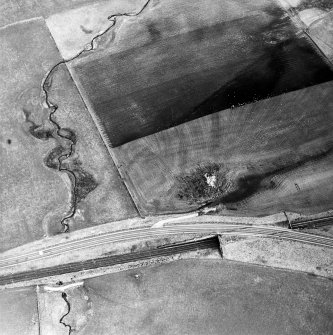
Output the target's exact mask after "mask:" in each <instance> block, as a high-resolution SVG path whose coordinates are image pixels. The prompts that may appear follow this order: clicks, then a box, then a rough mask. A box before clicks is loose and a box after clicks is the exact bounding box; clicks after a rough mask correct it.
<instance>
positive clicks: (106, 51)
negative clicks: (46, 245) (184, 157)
mask: <svg viewBox="0 0 333 335" xmlns="http://www.w3.org/2000/svg"><path fill="white" fill-rule="evenodd" d="M218 2H219V1H216V2H214V1H209V2H208V3H209V4H210V5H213V7H214V5H215V7H214V8H215V9H216V13H214V14H211V15H212V18H211V19H210V20H209V21H207V22H205V21H203V22H202V21H200V22H199V20H195V21H194V22H193V23H192V22H191V18H192V16H193V15H194V13H197V15H200V14H201V13H199V12H198V9H197V8H196V7H195V5H193V4H189V3H185V4H183V5H182V6H181V7H179V6H178V7H177V6H174V5H173V4H172V6H171V7H172V8H173V9H172V10H170V8H168V10H165V11H163V9H164V8H166V6H167V5H168V4H167V3H164V2H157V3H154V1H152V5H151V7H148V9H147V10H146V11H144V12H143V13H142V14H140V16H139V17H133V18H131V19H129V20H123V21H122V22H121V24H120V23H119V25H120V26H119V28H118V30H117V31H116V33H115V36H114V35H113V41H112V42H113V43H114V46H113V43H111V42H110V43H109V44H107V45H108V48H106V47H101V49H100V50H99V49H97V50H95V52H93V53H92V54H91V56H89V55H87V56H84V57H82V58H80V59H79V60H77V61H75V62H74V63H73V64H72V65H70V66H71V68H72V72H73V73H74V77H75V79H76V81H77V82H78V86H79V88H80V90H81V93H82V94H83V96H84V98H85V99H86V101H87V102H88V104H89V105H90V106H91V108H92V110H93V112H94V114H95V115H96V117H97V118H98V119H99V120H100V123H101V125H102V128H103V129H104V130H105V132H106V134H107V137H108V140H109V141H110V143H111V145H112V146H113V147H117V146H119V145H122V144H124V143H127V142H130V141H133V140H135V139H138V138H140V137H143V136H147V135H150V134H153V133H156V132H158V131H161V130H163V129H167V128H170V127H172V126H175V125H178V124H181V123H184V122H186V121H189V120H193V119H196V118H199V117H202V116H205V115H209V114H211V113H215V112H218V111H220V110H224V109H227V108H230V107H235V106H238V105H243V104H246V103H250V102H253V101H257V100H260V99H263V98H267V97H272V96H276V95H279V94H281V93H284V92H289V91H293V90H297V89H301V88H304V87H308V86H311V85H315V84H318V83H322V82H325V81H328V80H332V79H333V71H332V69H331V68H330V66H329V65H328V63H326V61H325V60H324V58H323V57H322V56H321V54H320V53H318V52H317V50H316V48H315V47H314V46H313V45H312V43H311V42H310V41H309V40H308V38H307V37H306V35H302V34H300V33H299V31H297V28H296V27H295V26H294V24H293V23H292V21H291V20H290V19H289V17H288V16H287V14H286V13H285V12H284V11H283V10H282V9H281V8H280V7H279V6H278V4H277V2H274V1H263V2H260V5H261V6H260V5H258V4H253V5H252V7H251V5H250V4H249V3H248V2H247V1H245V2H244V3H243V2H241V3H237V4H238V6H235V5H233V6H232V3H231V2H227V3H226V6H218V5H217V3H218ZM195 3H197V2H195ZM208 3H207V4H208ZM186 5H188V7H186ZM200 9H201V10H202V8H200ZM222 12H223V14H222ZM219 13H220V14H221V15H220V17H219V16H218V15H219ZM176 14H180V15H178V16H177V15H176ZM160 22H163V24H162V23H160ZM128 26H131V27H132V30H135V29H137V30H138V31H142V30H143V28H142V26H145V28H146V30H144V34H143V36H141V37H140V38H139V39H140V40H141V41H142V43H141V45H138V42H136V43H137V45H134V46H132V47H129V46H128V45H126V46H122V44H124V43H126V42H127V41H128V39H121V37H119V38H117V35H118V34H120V35H121V34H122V33H121V31H122V30H125V31H126V32H127V33H128V34H130V33H131V29H130V28H129V27H128ZM169 26H176V27H177V31H176V30H175V29H174V28H170V27H169ZM164 30H165V31H164ZM130 37H131V38H133V39H135V37H136V35H135V34H134V36H133V34H132V35H131V34H130ZM58 44H59V43H58ZM62 44H64V42H62ZM129 44H130V45H131V42H130V43H129ZM92 73H93V74H94V75H91V74H92Z"/></svg>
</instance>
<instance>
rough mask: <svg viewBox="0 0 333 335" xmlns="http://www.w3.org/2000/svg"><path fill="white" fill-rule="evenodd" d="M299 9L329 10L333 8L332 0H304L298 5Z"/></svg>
mask: <svg viewBox="0 0 333 335" xmlns="http://www.w3.org/2000/svg"><path fill="white" fill-rule="evenodd" d="M295 8H296V9H297V11H302V10H305V9H310V8H319V9H322V10H326V11H329V10H330V9H332V8H333V1H332V0H303V1H302V2H301V3H300V4H299V5H298V6H297V7H295Z"/></svg>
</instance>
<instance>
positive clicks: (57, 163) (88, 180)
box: [25, 0, 151, 232]
mask: <svg viewBox="0 0 333 335" xmlns="http://www.w3.org/2000/svg"><path fill="white" fill-rule="evenodd" d="M150 2H151V0H147V1H146V2H145V4H144V5H143V6H142V7H141V9H140V10H139V11H138V12H136V13H119V14H112V15H110V16H108V20H109V21H110V22H111V24H110V26H109V27H107V28H106V29H105V30H104V31H102V32H100V33H99V34H97V35H95V36H94V37H93V38H92V40H91V41H90V43H88V44H87V45H86V46H85V47H84V48H83V49H82V50H81V51H79V52H78V53H77V54H76V55H75V56H73V57H71V58H69V59H63V60H61V61H59V62H58V63H56V64H55V65H54V66H53V67H52V68H51V69H50V70H49V72H48V73H47V74H46V76H45V78H44V80H43V82H42V90H43V93H44V96H45V104H46V105H47V108H48V109H49V110H50V113H49V121H50V122H51V123H52V124H53V125H54V127H55V130H56V133H57V135H58V136H59V137H60V138H63V139H65V140H68V141H69V142H70V148H69V150H63V149H64V148H63V147H62V146H59V147H56V148H55V149H54V150H52V151H51V153H50V154H49V156H48V157H47V158H46V161H45V163H46V164H49V165H47V166H49V167H51V168H57V169H58V171H64V172H66V173H67V174H68V176H69V178H70V179H71V181H72V199H71V207H70V210H69V212H68V213H67V215H66V216H65V217H63V218H62V219H61V225H62V226H63V227H64V232H68V231H69V224H68V223H67V220H68V219H70V218H72V217H74V215H75V212H76V207H77V203H78V202H79V201H80V200H81V199H82V198H84V197H85V196H86V195H87V194H88V193H89V192H91V190H93V189H95V188H96V187H97V183H96V182H95V181H94V183H93V182H92V180H93V177H92V176H91V175H90V174H88V173H87V172H85V171H83V170H82V169H75V170H73V169H71V168H67V167H64V166H63V165H62V162H63V161H64V160H66V159H68V158H69V157H71V156H72V155H73V152H74V147H75V144H76V135H75V133H74V132H73V131H71V130H70V129H68V128H62V127H61V126H60V125H59V124H58V123H57V121H56V120H55V119H54V114H55V113H56V111H57V109H58V105H57V104H55V103H53V102H51V101H50V98H49V93H50V90H51V87H52V76H53V74H54V73H55V71H56V70H57V69H58V67H59V66H60V65H62V64H67V63H69V62H71V61H72V60H74V59H76V58H79V57H80V56H81V55H82V54H84V53H86V52H90V51H93V50H94V48H95V46H94V42H95V40H96V39H98V38H99V37H101V36H102V35H104V34H106V33H107V32H109V31H110V30H111V29H112V28H113V27H114V26H115V25H116V23H117V18H118V17H134V16H138V15H140V14H141V13H142V12H143V11H144V10H145V9H146V8H147V7H148V5H149V3H150ZM25 115H26V118H27V119H28V116H29V114H26V113H25ZM27 115H28V116H27ZM34 127H35V125H34V124H33V125H32V127H31V129H32V130H31V132H33V133H34V136H35V137H36V131H35V130H36V128H34ZM37 127H38V126H37ZM45 136H46V135H45ZM57 154H58V156H57ZM75 172H76V173H75ZM77 175H78V176H81V179H80V178H79V179H78V176H77ZM78 186H81V188H82V189H80V190H81V191H80V192H81V193H79V191H78Z"/></svg>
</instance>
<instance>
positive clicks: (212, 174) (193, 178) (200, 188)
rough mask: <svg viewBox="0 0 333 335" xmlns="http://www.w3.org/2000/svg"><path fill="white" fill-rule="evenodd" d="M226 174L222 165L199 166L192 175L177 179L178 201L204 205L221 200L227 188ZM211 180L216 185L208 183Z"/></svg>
mask: <svg viewBox="0 0 333 335" xmlns="http://www.w3.org/2000/svg"><path fill="white" fill-rule="evenodd" d="M225 174H226V171H225V169H224V168H223V166H222V165H221V164H216V163H206V164H203V165H198V166H197V167H196V168H195V169H193V170H192V171H190V173H188V174H184V175H181V176H178V177H177V185H178V193H177V197H178V199H180V200H185V201H187V202H188V203H190V204H195V203H196V204H204V203H206V202H211V201H213V200H214V199H219V198H221V197H222V196H223V195H224V193H225V191H226V187H227V180H226V177H225ZM209 178H214V180H215V181H214V182H213V184H214V185H210V184H209V183H208V180H209Z"/></svg>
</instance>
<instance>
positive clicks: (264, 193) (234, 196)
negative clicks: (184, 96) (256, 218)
mask: <svg viewBox="0 0 333 335" xmlns="http://www.w3.org/2000/svg"><path fill="white" fill-rule="evenodd" d="M332 96H333V85H332V83H331V82H329V83H325V84H321V85H318V86H313V87H311V88H307V89H303V90H299V91H295V92H291V93H288V94H284V95H280V96H278V97H274V98H270V99H266V100H261V101H258V102H256V103H253V104H248V105H244V106H242V107H239V108H236V109H228V110H225V111H221V112H218V113H215V114H211V115H209V116H205V117H202V118H200V119H197V120H194V121H191V122H188V123H184V124H182V125H179V126H177V127H174V128H171V129H168V130H165V131H162V132H159V133H156V134H153V135H150V136H147V137H144V138H141V139H139V140H136V141H133V142H130V143H127V144H125V145H123V146H121V147H118V148H115V149H114V153H115V155H116V157H117V160H118V165H119V166H120V168H121V170H122V171H123V173H124V174H126V176H127V182H128V184H129V185H130V187H131V189H132V192H133V195H134V196H135V199H136V201H137V203H139V205H140V207H141V211H142V212H144V213H167V212H174V211H179V212H181V211H184V210H193V209H195V208H197V207H199V206H200V205H202V204H204V203H205V202H207V201H208V202H209V201H211V202H212V203H213V204H214V205H217V204H223V206H224V208H225V209H226V210H233V213H234V215H237V213H238V212H250V213H253V214H258V215H259V214H261V215H262V214H269V213H275V212H278V211H283V210H288V211H297V212H302V213H313V212H320V211H325V210H328V209H329V208H331V205H332V199H333V190H332V187H331V185H332V181H333V169H332V166H333V165H332V164H333V152H332V146H333V138H332V134H333V122H332V119H333V101H332ZM198 166H201V167H202V169H201V170H200V169H199V172H201V175H200V173H198V172H197V170H198ZM209 168H210V171H209ZM205 169H206V170H205ZM205 172H206V173H207V174H210V175H211V176H213V175H215V177H216V183H215V190H217V191H220V192H215V193H214V192H211V193H209V190H211V191H214V187H213V186H209V185H208V184H207V183H206V186H205V187H206V188H207V189H208V193H206V194H199V195H201V198H197V199H195V192H194V193H193V194H194V199H187V198H186V194H184V192H182V191H184V190H182V187H183V186H184V183H183V179H182V178H184V177H185V176H187V177H189V178H191V175H192V176H193V178H192V179H190V182H193V183H196V185H199V184H200V181H202V180H203V179H204V180H205V176H204V174H205ZM219 180H220V181H221V182H220V183H219ZM201 186H202V184H201ZM185 187H186V185H185ZM188 191H191V190H188ZM185 193H186V192H185ZM182 195H183V198H181V196H182ZM205 196H206V197H205ZM189 200H190V201H189ZM235 210H237V212H235Z"/></svg>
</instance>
